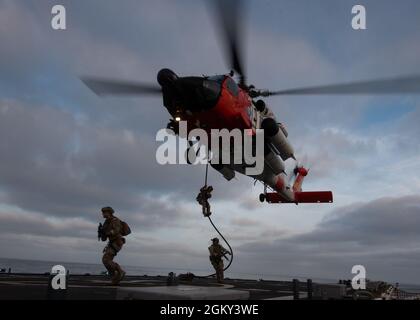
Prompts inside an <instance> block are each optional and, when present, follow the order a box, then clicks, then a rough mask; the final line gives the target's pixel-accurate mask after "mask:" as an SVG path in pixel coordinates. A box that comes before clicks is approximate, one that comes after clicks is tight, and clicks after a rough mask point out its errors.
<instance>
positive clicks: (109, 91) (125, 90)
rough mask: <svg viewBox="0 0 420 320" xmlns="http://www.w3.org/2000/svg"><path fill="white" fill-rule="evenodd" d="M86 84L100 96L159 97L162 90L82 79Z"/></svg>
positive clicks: (95, 79)
mask: <svg viewBox="0 0 420 320" xmlns="http://www.w3.org/2000/svg"><path fill="white" fill-rule="evenodd" d="M81 80H82V81H83V82H84V84H85V85H86V86H87V87H88V88H89V89H90V90H92V91H93V92H95V93H96V94H97V95H98V96H104V95H143V94H148V95H153V94H155V95H157V94H161V93H162V90H161V88H160V87H159V86H158V85H155V84H145V83H136V82H127V81H118V80H108V79H99V78H87V77H86V78H81Z"/></svg>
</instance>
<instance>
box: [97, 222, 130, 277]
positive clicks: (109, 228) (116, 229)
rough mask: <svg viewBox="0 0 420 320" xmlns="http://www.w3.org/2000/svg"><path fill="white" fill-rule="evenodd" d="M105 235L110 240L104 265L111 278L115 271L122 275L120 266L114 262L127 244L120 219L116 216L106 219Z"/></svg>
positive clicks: (106, 248)
mask: <svg viewBox="0 0 420 320" xmlns="http://www.w3.org/2000/svg"><path fill="white" fill-rule="evenodd" d="M103 233H104V235H105V236H106V237H107V238H108V240H109V242H108V244H107V246H106V247H105V248H104V251H103V253H104V255H103V257H102V263H103V264H104V266H105V268H106V269H107V270H108V273H109V274H110V275H111V276H112V275H114V273H115V271H118V272H119V273H122V269H121V267H120V265H119V264H118V263H116V262H114V261H113V260H114V258H115V256H116V255H117V253H118V252H119V251H120V250H121V249H122V247H123V245H124V243H125V239H124V238H123V237H122V235H121V221H120V219H118V218H117V217H114V216H112V217H111V218H109V219H106V220H105V223H104V225H103Z"/></svg>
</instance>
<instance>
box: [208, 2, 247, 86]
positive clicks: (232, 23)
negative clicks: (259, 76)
mask: <svg viewBox="0 0 420 320" xmlns="http://www.w3.org/2000/svg"><path fill="white" fill-rule="evenodd" d="M214 7H215V9H216V10H215V15H216V18H217V20H219V21H220V24H221V27H220V34H221V35H222V37H223V40H224V42H225V45H226V51H227V53H228V58H229V64H230V67H231V69H233V70H234V71H235V72H236V73H237V74H238V75H239V76H240V83H241V84H243V85H245V78H246V71H245V69H244V64H243V54H242V52H243V51H242V33H241V31H242V30H243V27H242V25H241V21H242V20H243V19H242V13H243V1H242V0H216V1H215V3H214ZM216 25H219V24H217V23H216Z"/></svg>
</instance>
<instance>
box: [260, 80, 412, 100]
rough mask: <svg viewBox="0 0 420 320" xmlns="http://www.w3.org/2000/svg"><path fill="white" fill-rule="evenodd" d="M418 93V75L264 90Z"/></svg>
mask: <svg viewBox="0 0 420 320" xmlns="http://www.w3.org/2000/svg"><path fill="white" fill-rule="evenodd" d="M402 93H420V75H414V76H406V77H398V78H390V79H382V80H372V81H360V82H353V83H345V84H335V85H334V84H333V85H326V86H316V87H307V88H298V89H289V90H280V91H269V92H265V93H264V95H265V96H277V95H301V94H302V95H305V94H307V95H311V94H314V95H315V94H402Z"/></svg>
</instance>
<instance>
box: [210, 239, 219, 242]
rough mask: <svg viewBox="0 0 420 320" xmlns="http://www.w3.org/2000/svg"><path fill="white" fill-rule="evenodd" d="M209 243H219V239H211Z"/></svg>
mask: <svg viewBox="0 0 420 320" xmlns="http://www.w3.org/2000/svg"><path fill="white" fill-rule="evenodd" d="M211 241H213V242H219V238H213V239H211Z"/></svg>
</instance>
